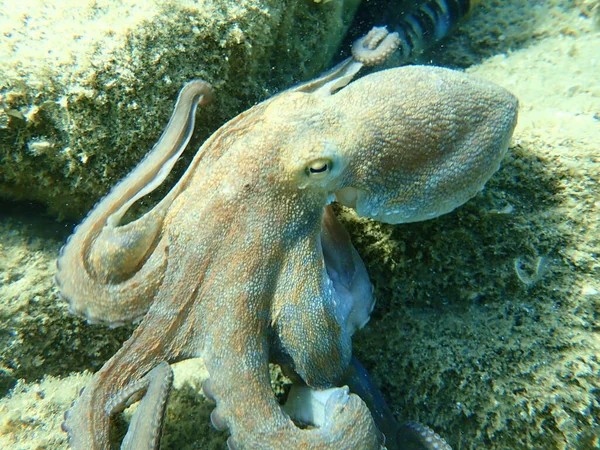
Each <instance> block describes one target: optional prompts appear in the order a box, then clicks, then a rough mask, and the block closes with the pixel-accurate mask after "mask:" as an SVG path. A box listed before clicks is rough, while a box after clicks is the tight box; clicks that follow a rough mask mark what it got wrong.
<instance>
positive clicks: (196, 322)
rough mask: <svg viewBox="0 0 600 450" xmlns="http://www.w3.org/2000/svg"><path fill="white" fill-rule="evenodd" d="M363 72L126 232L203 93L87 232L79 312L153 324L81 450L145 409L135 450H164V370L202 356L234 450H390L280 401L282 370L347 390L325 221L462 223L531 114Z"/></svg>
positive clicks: (448, 75)
mask: <svg viewBox="0 0 600 450" xmlns="http://www.w3.org/2000/svg"><path fill="white" fill-rule="evenodd" d="M359 68H360V64H358V63H356V62H354V61H346V62H344V63H342V64H341V65H340V66H338V68H336V69H334V70H333V71H332V72H331V73H329V74H326V75H325V76H323V77H322V78H320V79H318V80H314V81H312V82H309V83H306V84H304V85H301V86H298V87H296V88H293V89H290V90H288V91H285V92H283V93H281V94H279V95H277V96H275V97H273V98H271V99H269V100H267V101H265V102H263V103H261V104H259V105H256V106H254V107H253V108H251V109H250V110H248V111H246V112H244V113H243V114H241V115H239V116H238V117H236V118H234V119H233V120H231V121H230V122H228V123H227V124H225V125H224V126H223V127H222V128H221V129H219V130H218V131H217V132H216V133H215V134H214V135H213V136H212V137H211V138H209V139H208V140H207V142H205V143H204V145H203V146H202V147H201V148H200V149H199V150H198V152H197V154H196V156H195V158H194V160H193V161H192V163H191V164H190V167H189V168H188V170H187V171H186V173H185V174H184V175H183V177H182V178H181V180H180V181H179V182H178V183H177V185H176V186H175V187H174V188H173V189H172V190H171V191H170V193H169V194H168V195H167V196H166V197H165V199H163V200H162V201H161V202H160V203H159V204H158V205H157V206H156V207H155V208H154V209H153V210H151V211H150V212H148V213H146V214H145V215H143V216H141V217H140V218H139V219H137V220H135V221H133V222H130V223H128V224H126V225H120V224H119V221H120V219H121V217H122V216H123V214H124V213H125V212H126V210H127V209H128V208H129V206H130V205H131V204H132V203H133V202H134V201H135V199H136V198H137V197H138V196H140V195H144V194H146V193H147V192H148V191H150V190H152V189H153V188H154V187H155V185H158V184H160V182H161V181H162V180H163V179H164V176H166V174H167V173H168V172H169V170H170V167H172V163H174V160H176V159H177V157H178V155H179V153H180V148H181V147H185V144H186V143H187V137H188V135H189V128H190V127H191V126H193V113H194V110H195V105H196V103H197V102H198V101H200V103H203V102H205V101H206V100H207V99H208V97H209V95H210V89H209V87H208V86H207V85H205V84H204V83H202V82H200V81H194V82H191V83H190V84H188V85H187V86H186V87H185V88H184V90H183V92H182V94H181V95H180V98H179V101H178V104H177V107H176V109H175V113H174V115H173V118H172V120H171V122H170V123H169V126H168V127H167V130H166V131H165V134H164V135H163V137H162V138H161V140H160V141H159V143H157V145H156V146H155V148H154V149H153V150H152V151H151V152H150V153H149V155H148V156H147V158H146V159H145V160H144V161H143V162H142V163H140V165H139V166H138V167H137V168H136V169H134V171H133V172H132V173H131V174H130V175H129V176H128V177H127V178H125V179H124V180H123V181H122V182H121V183H120V184H118V185H117V186H116V187H115V189H114V190H113V191H112V192H111V193H110V194H109V195H108V196H107V197H106V198H105V199H103V200H102V201H101V202H100V203H99V204H98V205H97V206H96V207H95V209H94V210H93V211H92V212H91V213H90V215H89V216H88V218H87V219H86V220H85V221H84V222H83V223H82V224H81V225H80V226H79V227H78V229H77V230H76V231H75V233H74V235H73V236H72V238H71V239H70V240H69V242H68V243H67V245H66V246H65V247H64V249H63V250H62V252H61V255H60V258H59V261H58V268H59V270H58V273H57V277H56V281H57V284H58V286H59V288H60V290H61V293H62V295H63V296H64V297H65V298H66V299H67V300H68V301H69V303H70V307H71V310H72V311H73V312H75V313H77V314H80V315H82V316H84V317H86V318H87V319H88V320H90V321H94V322H102V323H106V324H109V325H119V324H121V323H124V322H127V321H131V320H137V319H141V322H140V324H139V326H138V328H137V329H136V330H135V332H134V333H133V335H132V336H131V338H130V339H129V340H128V341H127V342H126V343H125V344H124V345H123V347H122V348H121V349H120V350H119V351H118V352H117V353H116V354H115V355H114V356H113V357H112V358H111V359H110V360H109V361H108V362H107V363H106V364H105V365H104V367H102V369H101V370H100V371H99V372H97V373H96V374H95V376H94V377H93V379H92V381H91V383H90V384H89V385H88V386H87V387H86V388H85V390H84V391H83V393H82V395H81V396H80V398H79V399H78V400H77V401H76V403H75V404H74V406H73V407H72V408H71V410H70V411H69V412H68V414H67V417H66V421H65V424H64V428H65V429H66V430H67V431H68V433H69V438H70V444H71V446H72V447H73V448H75V449H85V450H90V449H107V448H109V425H110V423H109V421H110V415H111V414H113V413H114V412H116V411H119V410H120V409H122V408H123V407H124V406H126V404H128V402H131V401H133V400H135V399H137V398H139V397H141V396H143V395H144V394H147V396H146V398H144V402H146V403H145V406H144V408H154V409H156V410H157V412H156V413H152V414H151V415H150V416H151V417H152V420H150V419H149V418H147V417H148V414H141V415H140V416H139V417H140V418H139V419H138V420H137V421H136V423H134V424H132V427H134V428H135V430H136V431H135V432H133V434H134V436H133V437H132V438H131V439H129V440H128V442H133V443H134V444H131V445H130V444H127V445H125V447H126V448H134V447H135V448H137V447H136V445H139V446H141V447H145V448H148V447H150V448H152V447H157V446H158V439H159V437H160V423H161V421H160V417H159V414H162V413H163V412H164V405H163V404H164V402H165V401H166V397H167V394H165V392H167V391H168V385H169V382H164V380H165V379H166V378H167V377H168V376H169V370H168V369H167V368H165V365H164V362H171V361H175V360H181V359H185V358H190V357H195V356H202V357H203V358H204V359H205V361H206V364H207V368H208V371H209V373H210V382H209V383H208V384H207V386H205V390H206V391H207V393H208V394H209V395H210V397H212V398H214V399H215V401H216V403H217V406H216V410H215V412H214V413H213V416H212V420H213V424H214V425H215V426H217V427H221V428H222V427H227V428H228V429H229V430H230V432H231V438H230V446H231V447H233V448H236V449H257V448H260V449H281V448H303V449H340V448H345V449H351V448H359V449H369V448H379V447H380V446H381V440H380V434H379V433H378V431H377V429H376V427H375V424H374V422H373V420H372V418H371V415H370V413H369V410H368V408H367V406H366V405H365V403H364V402H363V401H361V399H360V398H359V397H358V396H356V395H353V394H351V395H350V396H347V395H346V396H345V397H344V396H339V397H336V400H335V402H334V403H332V404H329V405H327V407H326V415H327V417H326V420H325V423H324V425H323V426H321V427H320V428H314V429H300V428H298V427H297V426H296V425H295V424H294V423H293V422H292V421H291V420H290V418H289V417H288V416H287V415H286V414H285V413H284V412H283V411H282V409H281V408H280V406H279V405H278V403H277V401H276V399H275V397H274V395H273V392H272V391H271V387H270V380H269V370H268V362H269V361H270V360H271V359H273V358H275V357H276V356H275V355H284V357H283V358H284V359H285V360H286V364H289V365H290V366H291V367H293V369H294V371H295V372H296V373H297V374H299V375H300V377H301V378H302V379H303V380H304V381H305V382H306V383H307V384H308V385H309V386H311V387H315V388H326V387H331V386H332V385H334V384H335V383H336V381H337V380H338V379H339V377H340V376H341V375H342V373H343V372H344V370H345V369H346V367H347V366H348V363H349V360H350V357H351V342H350V335H351V333H348V332H347V330H346V328H347V327H350V326H353V327H354V326H356V324H349V323H348V322H346V320H347V319H345V318H344V317H345V316H344V317H342V316H341V314H340V312H339V305H338V297H337V294H336V291H335V286H333V284H332V281H331V280H330V278H329V276H328V275H327V270H326V268H325V266H324V258H323V250H322V246H321V245H322V244H321V229H322V226H326V227H327V226H328V225H327V223H328V222H329V221H330V220H332V218H331V217H330V216H328V217H326V218H325V220H324V217H323V216H324V214H327V215H329V214H331V211H330V210H329V209H326V208H325V206H326V205H327V204H328V203H329V202H331V201H332V199H333V198H334V195H337V196H338V199H339V200H340V201H342V202H343V203H344V204H347V205H350V206H354V207H356V209H357V212H358V213H359V214H364V215H367V216H370V217H373V218H375V219H378V220H384V221H386V222H392V223H398V222H408V221H416V220H423V219H427V218H431V217H434V216H436V215H439V214H442V213H445V212H448V211H450V210H452V209H454V208H455V207H457V206H458V205H460V204H461V203H463V202H464V201H466V200H467V199H469V198H470V197H472V196H473V195H474V194H475V193H476V192H477V191H478V190H479V189H481V187H482V186H483V184H484V183H485V181H486V180H487V179H488V178H489V177H490V176H491V175H492V173H493V172H494V171H495V170H496V169H497V168H498V166H499V164H500V160H501V159H502V157H503V155H504V153H505V151H506V149H507V145H508V142H509V139H510V136H511V134H512V131H513V128H514V126H515V122H516V114H517V102H516V100H515V98H514V97H513V96H512V95H511V94H510V93H508V92H507V91H505V90H504V89H502V88H499V87H497V86H494V85H491V84H488V83H485V82H480V81H476V80H473V79H471V78H469V77H467V76H466V75H464V74H462V73H458V72H453V71H450V70H445V69H440V68H435V67H420V66H412V67H405V68H398V69H391V70H387V71H382V72H378V73H375V74H372V75H369V76H366V77H364V78H362V79H359V80H357V81H354V82H352V83H350V84H348V85H347V86H346V87H343V86H345V85H346V84H347V83H349V82H350V80H351V79H352V77H353V76H354V74H355V73H356V71H358V69H359ZM340 88H341V89H340ZM329 241H335V239H329ZM340 242H346V241H345V240H343V239H342V240H340ZM340 245H345V246H347V245H350V244H349V243H347V244H340ZM330 250H331V249H330ZM340 251H341V254H348V255H350V254H352V251H350V250H349V249H348V248H347V247H346V248H341V249H340ZM340 266H341V265H340ZM350 266H352V265H350ZM350 270H354V269H350ZM350 278H351V277H350ZM346 279H349V278H348V277H346ZM348 283H350V282H348ZM367 307H368V302H367V303H366V304H364V305H363V304H361V305H359V306H357V308H367ZM367 314H368V312H367ZM353 315H356V316H363V317H364V314H353ZM280 357H281V356H277V358H280ZM157 367H158V368H159V369H158V370H157V371H156V372H153V371H152V370H153V369H154V368H157ZM157 373H158V374H161V375H156V374H157ZM157 376H160V379H159V380H157V379H156V377H157ZM161 386H164V387H161ZM134 420H135V418H134ZM149 422H150V423H149ZM157 436H158V437H157Z"/></svg>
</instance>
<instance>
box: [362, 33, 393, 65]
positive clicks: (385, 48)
mask: <svg viewBox="0 0 600 450" xmlns="http://www.w3.org/2000/svg"><path fill="white" fill-rule="evenodd" d="M399 46H400V36H399V35H398V33H396V32H394V33H390V32H389V31H388V30H387V28H386V27H373V28H372V29H371V31H369V32H368V33H367V34H366V35H365V36H363V37H362V38H360V39H358V40H357V41H356V42H354V44H353V45H352V57H353V58H354V59H355V60H357V61H358V62H360V63H362V64H365V65H367V66H372V65H376V64H381V63H382V62H384V61H385V60H386V59H387V58H389V56H390V55H391V54H392V53H394V52H395V51H396V50H397V49H398V47H399Z"/></svg>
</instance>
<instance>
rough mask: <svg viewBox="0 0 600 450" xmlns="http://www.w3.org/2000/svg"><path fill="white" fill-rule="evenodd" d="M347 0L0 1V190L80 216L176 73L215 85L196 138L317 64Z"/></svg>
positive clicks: (150, 129) (163, 100)
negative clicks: (1, 3) (0, 5)
mask: <svg viewBox="0 0 600 450" xmlns="http://www.w3.org/2000/svg"><path fill="white" fill-rule="evenodd" d="M357 3H358V0H349V1H341V0H340V1H335V2H323V3H320V4H317V3H315V2H313V1H307V0H306V1H305V0H302V1H297V0H287V1H279V0H277V1H275V0H242V1H240V0H205V1H192V0H175V1H162V0H153V1H147V0H128V1H125V2H123V1H116V0H104V1H100V2H98V1H87V2H86V1H84V2H81V1H78V0H66V1H61V2H46V1H43V0H22V1H19V2H10V7H8V6H7V7H3V8H0V28H1V29H2V33H1V34H0V60H1V61H2V64H0V161H1V166H0V175H1V176H0V196H1V197H4V198H8V199H20V200H35V201H38V202H41V203H43V204H45V205H47V206H48V207H49V208H50V210H51V211H53V212H54V213H56V214H58V215H59V216H67V217H80V216H82V215H83V214H84V213H85V212H86V211H87V210H88V209H89V208H90V206H91V205H92V204H93V203H94V202H95V201H96V200H98V198H99V197H100V196H102V195H103V194H104V193H106V192H107V190H108V189H109V188H110V187H111V186H112V185H114V184H115V183H116V181H118V180H119V179H120V178H121V177H122V176H123V175H125V174H126V173H127V172H128V171H129V170H130V169H131V168H132V166H133V165H134V164H135V163H136V162H137V161H139V159H140V158H141V156H142V155H143V154H144V153H146V152H147V151H148V150H149V148H150V147H151V146H152V144H153V143H154V142H155V141H156V140H157V138H158V136H159V135H160V133H161V131H162V129H163V128H164V126H165V124H166V122H167V120H168V117H169V114H170V112H171V110H172V108H173V105H174V102H175V98H176V96H177V92H178V91H179V89H180V88H181V87H182V85H183V84H184V83H185V82H186V81H188V80H190V79H193V78H203V79H204V80H206V81H208V82H209V83H211V84H212V85H213V87H214V89H215V101H214V103H213V105H212V106H211V107H208V108H206V109H205V110H203V111H200V112H199V114H198V119H197V121H198V124H199V126H198V128H199V131H198V132H197V134H196V136H197V139H196V142H195V144H194V143H193V144H194V145H196V144H197V143H198V142H199V140H200V139H202V138H205V137H206V136H207V135H208V134H209V133H210V132H211V131H214V129H215V128H217V127H218V126H219V125H221V124H222V123H223V122H224V121H225V120H227V119H229V118H231V117H233V116H235V115H236V114H237V113H239V112H241V111H243V110H244V109H247V108H248V107H249V106H250V105H252V104H253V103H254V102H256V101H258V100H261V99H264V98H265V97H268V96H270V95H271V94H273V93H274V92H276V91H277V90H280V89H281V88H284V87H287V86H289V85H291V84H293V83H294V82H297V81H299V80H303V79H307V78H310V77H312V76H314V75H315V74H317V73H318V72H320V71H322V70H323V69H324V68H326V67H327V66H328V65H329V63H330V60H331V58H332V56H333V55H334V53H335V52H336V51H337V47H338V44H339V42H340V40H341V39H342V38H343V35H344V33H345V31H346V29H347V27H348V25H349V21H350V20H351V19H352V15H353V12H354V10H355V8H356V5H357ZM190 153H193V152H190Z"/></svg>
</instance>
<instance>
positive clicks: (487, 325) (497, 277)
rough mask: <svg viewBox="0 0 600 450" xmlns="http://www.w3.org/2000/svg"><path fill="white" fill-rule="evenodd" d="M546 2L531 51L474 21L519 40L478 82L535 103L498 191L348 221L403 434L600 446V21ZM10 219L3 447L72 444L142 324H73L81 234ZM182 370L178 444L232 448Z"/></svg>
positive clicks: (174, 420) (198, 373) (528, 44)
mask: <svg viewBox="0 0 600 450" xmlns="http://www.w3.org/2000/svg"><path fill="white" fill-rule="evenodd" d="M515 3H518V2H515ZM531 3H532V5H531V8H532V10H534V11H537V13H536V14H537V15H534V16H535V20H533V21H532V25H531V26H530V27H528V28H527V30H528V32H529V33H530V36H529V37H527V38H522V37H521V38H520V39H516V38H514V35H515V33H517V32H518V33H521V32H523V27H522V26H520V25H519V23H518V22H519V20H518V19H519V14H518V13H515V15H514V17H498V18H494V17H483V18H482V17H481V16H479V17H474V18H473V20H483V19H485V20H488V21H490V20H496V19H497V20H498V21H499V22H501V23H502V26H503V27H506V28H505V29H502V30H501V32H500V33H499V34H497V35H496V36H495V37H494V38H493V39H496V40H503V39H506V40H507V41H511V39H513V40H514V42H515V43H516V44H515V45H514V47H511V46H507V47H502V46H497V45H496V44H495V43H493V42H492V43H491V44H490V43H489V42H486V40H485V39H480V40H479V41H477V43H478V45H480V46H485V45H488V44H489V45H491V46H492V47H498V48H500V49H501V51H499V52H498V53H497V54H494V55H492V56H488V55H485V56H483V57H479V56H476V54H477V49H474V50H473V51H474V52H475V53H474V54H472V55H471V56H472V59H473V60H474V61H475V62H476V64H475V65H473V66H471V67H468V69H467V71H468V72H469V73H472V74H474V75H477V76H480V77H484V78H486V79H488V80H491V81H494V82H496V83H498V84H500V85H502V86H505V87H506V88H508V89H509V90H511V91H512V92H513V93H514V94H515V95H516V96H517V97H518V98H519V101H520V105H521V108H520V117H519V123H518V126H517V129H516V131H515V135H514V140H513V143H512V144H511V148H510V151H509V154H508V155H507V157H506V159H505V161H504V163H503V167H502V168H501V169H500V171H499V172H498V173H497V174H495V175H494V177H493V178H492V180H491V181H490V182H489V183H488V185H487V186H486V188H485V190H484V191H483V192H482V193H481V194H480V195H478V196H477V197H476V198H475V199H473V200H472V201H470V202H469V203H468V204H466V205H465V206H463V207H461V208H460V209H458V210H457V211H455V212H453V213H451V214H449V215H446V216H444V217H441V218H439V219H436V220H433V221H430V222H426V223H415V224H409V225H397V226H387V225H385V226H384V225H380V224H375V223H373V222H370V221H368V220H364V219H355V218H353V217H351V215H350V214H349V213H348V212H346V211H342V212H341V214H342V216H343V218H344V219H345V221H346V223H347V226H348V228H349V230H350V231H351V234H352V235H353V238H354V241H355V245H356V247H357V249H358V251H359V253H360V254H361V255H362V256H363V258H364V259H365V262H366V264H367V268H368V270H369V273H370V274H371V278H372V280H373V282H374V285H375V289H376V291H375V292H376V296H377V300H378V304H377V307H376V310H375V312H374V313H373V316H372V319H371V322H370V323H369V325H368V326H367V327H366V328H365V329H364V330H362V331H361V332H360V333H358V335H357V336H356V337H355V354H356V355H358V357H359V359H360V360H361V361H362V362H363V363H364V365H365V366H366V367H367V368H368V369H369V370H370V372H371V374H372V375H373V377H374V378H375V380H376V381H377V382H378V383H379V385H380V386H381V388H382V391H383V393H384V395H385V396H386V398H387V399H388V401H389V403H390V405H391V407H392V409H393V410H394V412H395V413H396V414H397V417H398V419H399V420H400V421H406V420H416V421H420V422H422V423H425V424H427V425H429V426H430V427H432V428H434V429H435V430H436V431H438V432H439V433H440V434H441V435H442V436H444V437H445V438H446V439H447V440H448V442H449V443H450V444H451V445H452V446H453V448H454V449H475V448H478V449H481V448H487V449H526V448H544V449H591V448H600V422H599V420H600V419H599V417H600V263H599V261H598V257H599V256H598V255H599V252H600V244H599V242H600V226H599V218H600V187H599V186H598V182H599V179H600V50H599V49H600V12H599V8H598V4H597V3H596V2H585V1H583V2H531ZM521 5H523V4H522V3H521ZM536 8H537V10H536ZM507 14H508V13H507ZM528 17H529V18H531V16H528ZM511 27H513V28H514V33H513V32H512V31H511V30H512V28H511ZM511 33H512V34H511ZM476 35H477V27H476V25H471V28H469V24H465V26H464V27H463V30H462V34H459V35H457V36H456V37H455V38H453V39H450V40H449V41H447V43H446V45H445V47H444V48H446V49H448V51H447V52H445V51H438V55H439V54H441V55H442V56H440V57H439V60H436V61H437V62H438V63H440V64H444V63H447V64H448V63H451V62H452V58H453V57H454V56H452V55H453V52H455V53H458V54H460V51H459V50H457V49H456V48H454V50H452V46H453V45H455V46H456V45H460V44H461V43H464V42H465V41H466V40H468V39H469V38H472V37H474V36H476ZM490 39H491V37H490ZM511 42H512V41H511ZM471 44H472V45H474V44H473V43H471ZM480 50H481V48H480ZM469 51H471V50H469ZM485 53H486V52H485V51H484V50H481V51H479V54H480V55H481V54H485ZM461 58H462V59H461ZM459 60H468V55H467V57H465V54H463V55H462V56H460V55H459V56H458V57H456V59H455V60H454V62H457V61H459ZM448 61H450V62H448ZM9 207H10V213H9V212H8V211H9ZM2 208H3V209H2V214H1V215H0V321H1V323H2V325H1V327H2V328H0V343H1V345H2V347H1V351H2V353H1V354H0V358H1V359H0V364H1V365H0V387H1V389H2V390H1V391H0V393H1V395H3V398H2V399H0V448H3V449H41V448H48V449H59V448H66V435H65V434H64V433H63V432H62V431H61V429H60V423H61V421H62V418H63V414H64V412H65V410H66V409H68V407H69V405H70V404H71V402H72V401H73V399H74V398H75V397H76V395H77V393H78V392H79V390H80V389H81V388H82V387H83V386H84V385H85V383H86V382H87V381H88V380H89V378H90V372H88V371H92V372H93V371H96V370H98V369H99V368H100V367H101V366H102V364H103V363H104V362H105V361H106V360H107V359H108V358H109V357H110V356H111V355H112V354H113V353H114V352H115V351H116V350H117V349H118V348H119V347H120V345H121V343H122V341H123V340H124V339H126V337H127V335H128V334H129V333H130V332H131V330H132V328H131V327H126V328H123V329H117V330H107V329H105V328H103V327H100V326H91V325H87V324H86V323H85V322H84V321H82V320H80V319H77V318H73V317H71V316H69V315H68V312H67V307H66V305H65V304H64V303H63V302H62V301H61V300H60V299H59V297H58V294H57V291H56V288H55V287H53V285H52V274H53V272H54V259H55V257H56V254H57V252H58V249H59V247H60V245H61V244H62V243H63V242H64V240H65V239H66V237H67V235H68V233H69V230H70V229H71V227H72V224H66V223H58V222H56V221H55V220H54V219H53V218H52V217H45V216H44V215H43V214H41V213H39V211H36V210H32V208H31V207H30V206H29V205H23V206H22V207H20V208H15V205H9V204H2ZM175 370H176V388H177V389H176V390H175V391H174V393H173V394H172V396H171V401H170V403H169V409H168V416H167V425H166V429H165V435H164V437H163V441H162V442H163V448H166V449H194V448H223V447H224V442H225V440H226V437H227V434H226V433H218V432H216V431H214V430H212V429H211V428H210V426H209V418H208V414H209V413H210V410H211V408H212V406H211V405H210V403H209V402H208V401H207V400H205V399H204V398H203V397H202V396H201V394H200V392H199V391H200V382H201V380H202V379H203V377H205V376H206V373H205V371H204V370H203V368H202V363H201V361H190V362H186V363H182V364H178V365H176V366H175ZM17 380H18V381H17ZM117 427H118V432H117V433H116V434H118V433H119V432H121V433H122V431H123V429H124V421H123V420H122V419H119V420H117Z"/></svg>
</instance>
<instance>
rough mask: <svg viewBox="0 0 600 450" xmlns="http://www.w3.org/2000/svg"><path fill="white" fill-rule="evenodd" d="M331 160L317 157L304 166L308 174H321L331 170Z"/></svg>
mask: <svg viewBox="0 0 600 450" xmlns="http://www.w3.org/2000/svg"><path fill="white" fill-rule="evenodd" d="M331 166H332V161H331V160H329V159H317V160H315V161H313V162H311V163H310V164H309V165H308V166H307V167H306V173H307V175H309V176H312V177H314V176H323V175H325V174H327V173H328V172H330V171H331Z"/></svg>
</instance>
